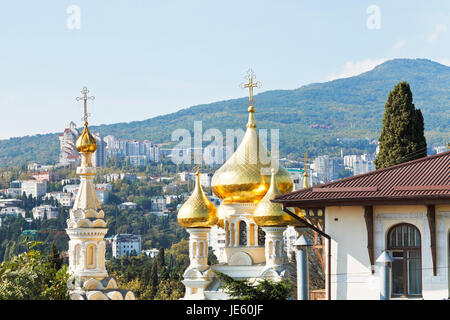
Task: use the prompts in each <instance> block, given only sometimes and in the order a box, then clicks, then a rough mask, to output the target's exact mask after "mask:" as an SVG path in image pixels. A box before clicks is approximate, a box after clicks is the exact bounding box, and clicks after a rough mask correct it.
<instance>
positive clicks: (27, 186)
mask: <svg viewBox="0 0 450 320" xmlns="http://www.w3.org/2000/svg"><path fill="white" fill-rule="evenodd" d="M24 193H25V194H26V196H27V197H29V196H30V195H31V196H32V197H33V198H37V197H40V196H43V195H45V194H46V193H47V182H46V181H37V180H27V181H23V182H22V186H21V194H24Z"/></svg>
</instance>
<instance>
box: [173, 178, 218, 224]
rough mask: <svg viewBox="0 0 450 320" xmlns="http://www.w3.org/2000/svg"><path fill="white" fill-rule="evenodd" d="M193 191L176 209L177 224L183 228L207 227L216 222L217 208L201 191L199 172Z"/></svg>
mask: <svg viewBox="0 0 450 320" xmlns="http://www.w3.org/2000/svg"><path fill="white" fill-rule="evenodd" d="M196 175H197V178H196V183H195V188H194V191H193V192H192V194H191V196H190V197H189V199H188V200H187V201H186V202H185V203H184V204H183V205H182V206H181V208H180V210H178V216H177V219H178V224H179V225H181V226H183V227H185V228H209V227H212V226H214V225H215V224H216V223H217V209H216V207H215V206H214V205H213V204H212V202H211V201H210V200H209V199H208V197H207V196H206V195H205V193H204V192H203V189H202V186H201V184H200V173H199V172H198V171H197V173H196Z"/></svg>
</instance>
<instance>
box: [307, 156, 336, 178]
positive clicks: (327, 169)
mask: <svg viewBox="0 0 450 320" xmlns="http://www.w3.org/2000/svg"><path fill="white" fill-rule="evenodd" d="M339 160H340V158H332V157H330V156H328V155H324V156H318V157H317V158H315V159H314V162H313V163H312V164H311V168H312V169H313V170H314V172H315V174H316V176H317V178H318V179H319V180H320V181H321V182H324V183H326V182H330V181H333V180H336V179H337V178H338V171H339V167H340V166H339Z"/></svg>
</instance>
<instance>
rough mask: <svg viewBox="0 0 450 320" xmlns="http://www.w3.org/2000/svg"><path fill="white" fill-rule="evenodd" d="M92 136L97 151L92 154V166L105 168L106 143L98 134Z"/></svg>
mask: <svg viewBox="0 0 450 320" xmlns="http://www.w3.org/2000/svg"><path fill="white" fill-rule="evenodd" d="M92 136H93V137H94V138H95V141H96V142H97V150H96V151H95V152H94V153H93V154H92V165H93V166H94V167H105V166H106V142H105V141H104V140H103V139H102V137H101V136H100V133H98V132H97V133H93V134H92Z"/></svg>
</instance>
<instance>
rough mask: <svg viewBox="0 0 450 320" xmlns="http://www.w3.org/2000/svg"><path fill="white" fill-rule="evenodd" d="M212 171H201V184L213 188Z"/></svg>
mask: <svg viewBox="0 0 450 320" xmlns="http://www.w3.org/2000/svg"><path fill="white" fill-rule="evenodd" d="M212 177H213V174H212V173H200V185H201V186H202V187H205V188H211V180H212Z"/></svg>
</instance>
